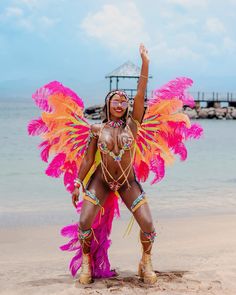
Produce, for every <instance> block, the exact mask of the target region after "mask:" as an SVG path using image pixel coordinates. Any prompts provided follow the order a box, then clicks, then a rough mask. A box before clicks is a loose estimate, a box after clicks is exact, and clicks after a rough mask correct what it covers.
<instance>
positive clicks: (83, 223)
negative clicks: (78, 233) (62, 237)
mask: <svg viewBox="0 0 236 295" xmlns="http://www.w3.org/2000/svg"><path fill="white" fill-rule="evenodd" d="M91 226H92V222H91V218H90V217H89V216H88V215H80V219H79V228H81V229H83V230H86V229H89V228H90V227H91Z"/></svg>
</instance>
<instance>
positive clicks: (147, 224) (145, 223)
mask: <svg viewBox="0 0 236 295" xmlns="http://www.w3.org/2000/svg"><path fill="white" fill-rule="evenodd" d="M141 225H142V227H141V229H142V230H143V231H145V232H149V231H153V230H154V224H153V221H152V219H151V218H147V217H146V218H143V219H142V223H141Z"/></svg>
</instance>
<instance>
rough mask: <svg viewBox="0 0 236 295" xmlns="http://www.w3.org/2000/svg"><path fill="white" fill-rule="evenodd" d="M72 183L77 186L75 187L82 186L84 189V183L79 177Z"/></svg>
mask: <svg viewBox="0 0 236 295" xmlns="http://www.w3.org/2000/svg"><path fill="white" fill-rule="evenodd" d="M74 185H75V187H77V188H80V187H82V189H83V191H84V185H83V182H82V180H80V179H79V178H76V179H75V180H74Z"/></svg>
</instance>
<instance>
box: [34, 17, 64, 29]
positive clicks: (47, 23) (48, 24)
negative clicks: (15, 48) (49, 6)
mask: <svg viewBox="0 0 236 295" xmlns="http://www.w3.org/2000/svg"><path fill="white" fill-rule="evenodd" d="M38 22H39V25H42V26H43V27H44V28H52V27H54V26H55V25H56V24H57V23H58V22H59V19H52V18H49V17H47V16H42V17H40V18H39V21H38Z"/></svg>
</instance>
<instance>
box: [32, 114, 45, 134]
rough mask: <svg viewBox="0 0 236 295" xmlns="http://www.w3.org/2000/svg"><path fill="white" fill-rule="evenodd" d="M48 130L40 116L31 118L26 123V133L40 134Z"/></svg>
mask: <svg viewBox="0 0 236 295" xmlns="http://www.w3.org/2000/svg"><path fill="white" fill-rule="evenodd" d="M47 131H48V128H47V126H46V124H45V123H44V122H43V120H42V118H38V119H34V120H31V121H30V122H29V124H28V134H29V135H32V136H35V135H41V134H42V133H45V132H47Z"/></svg>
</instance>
